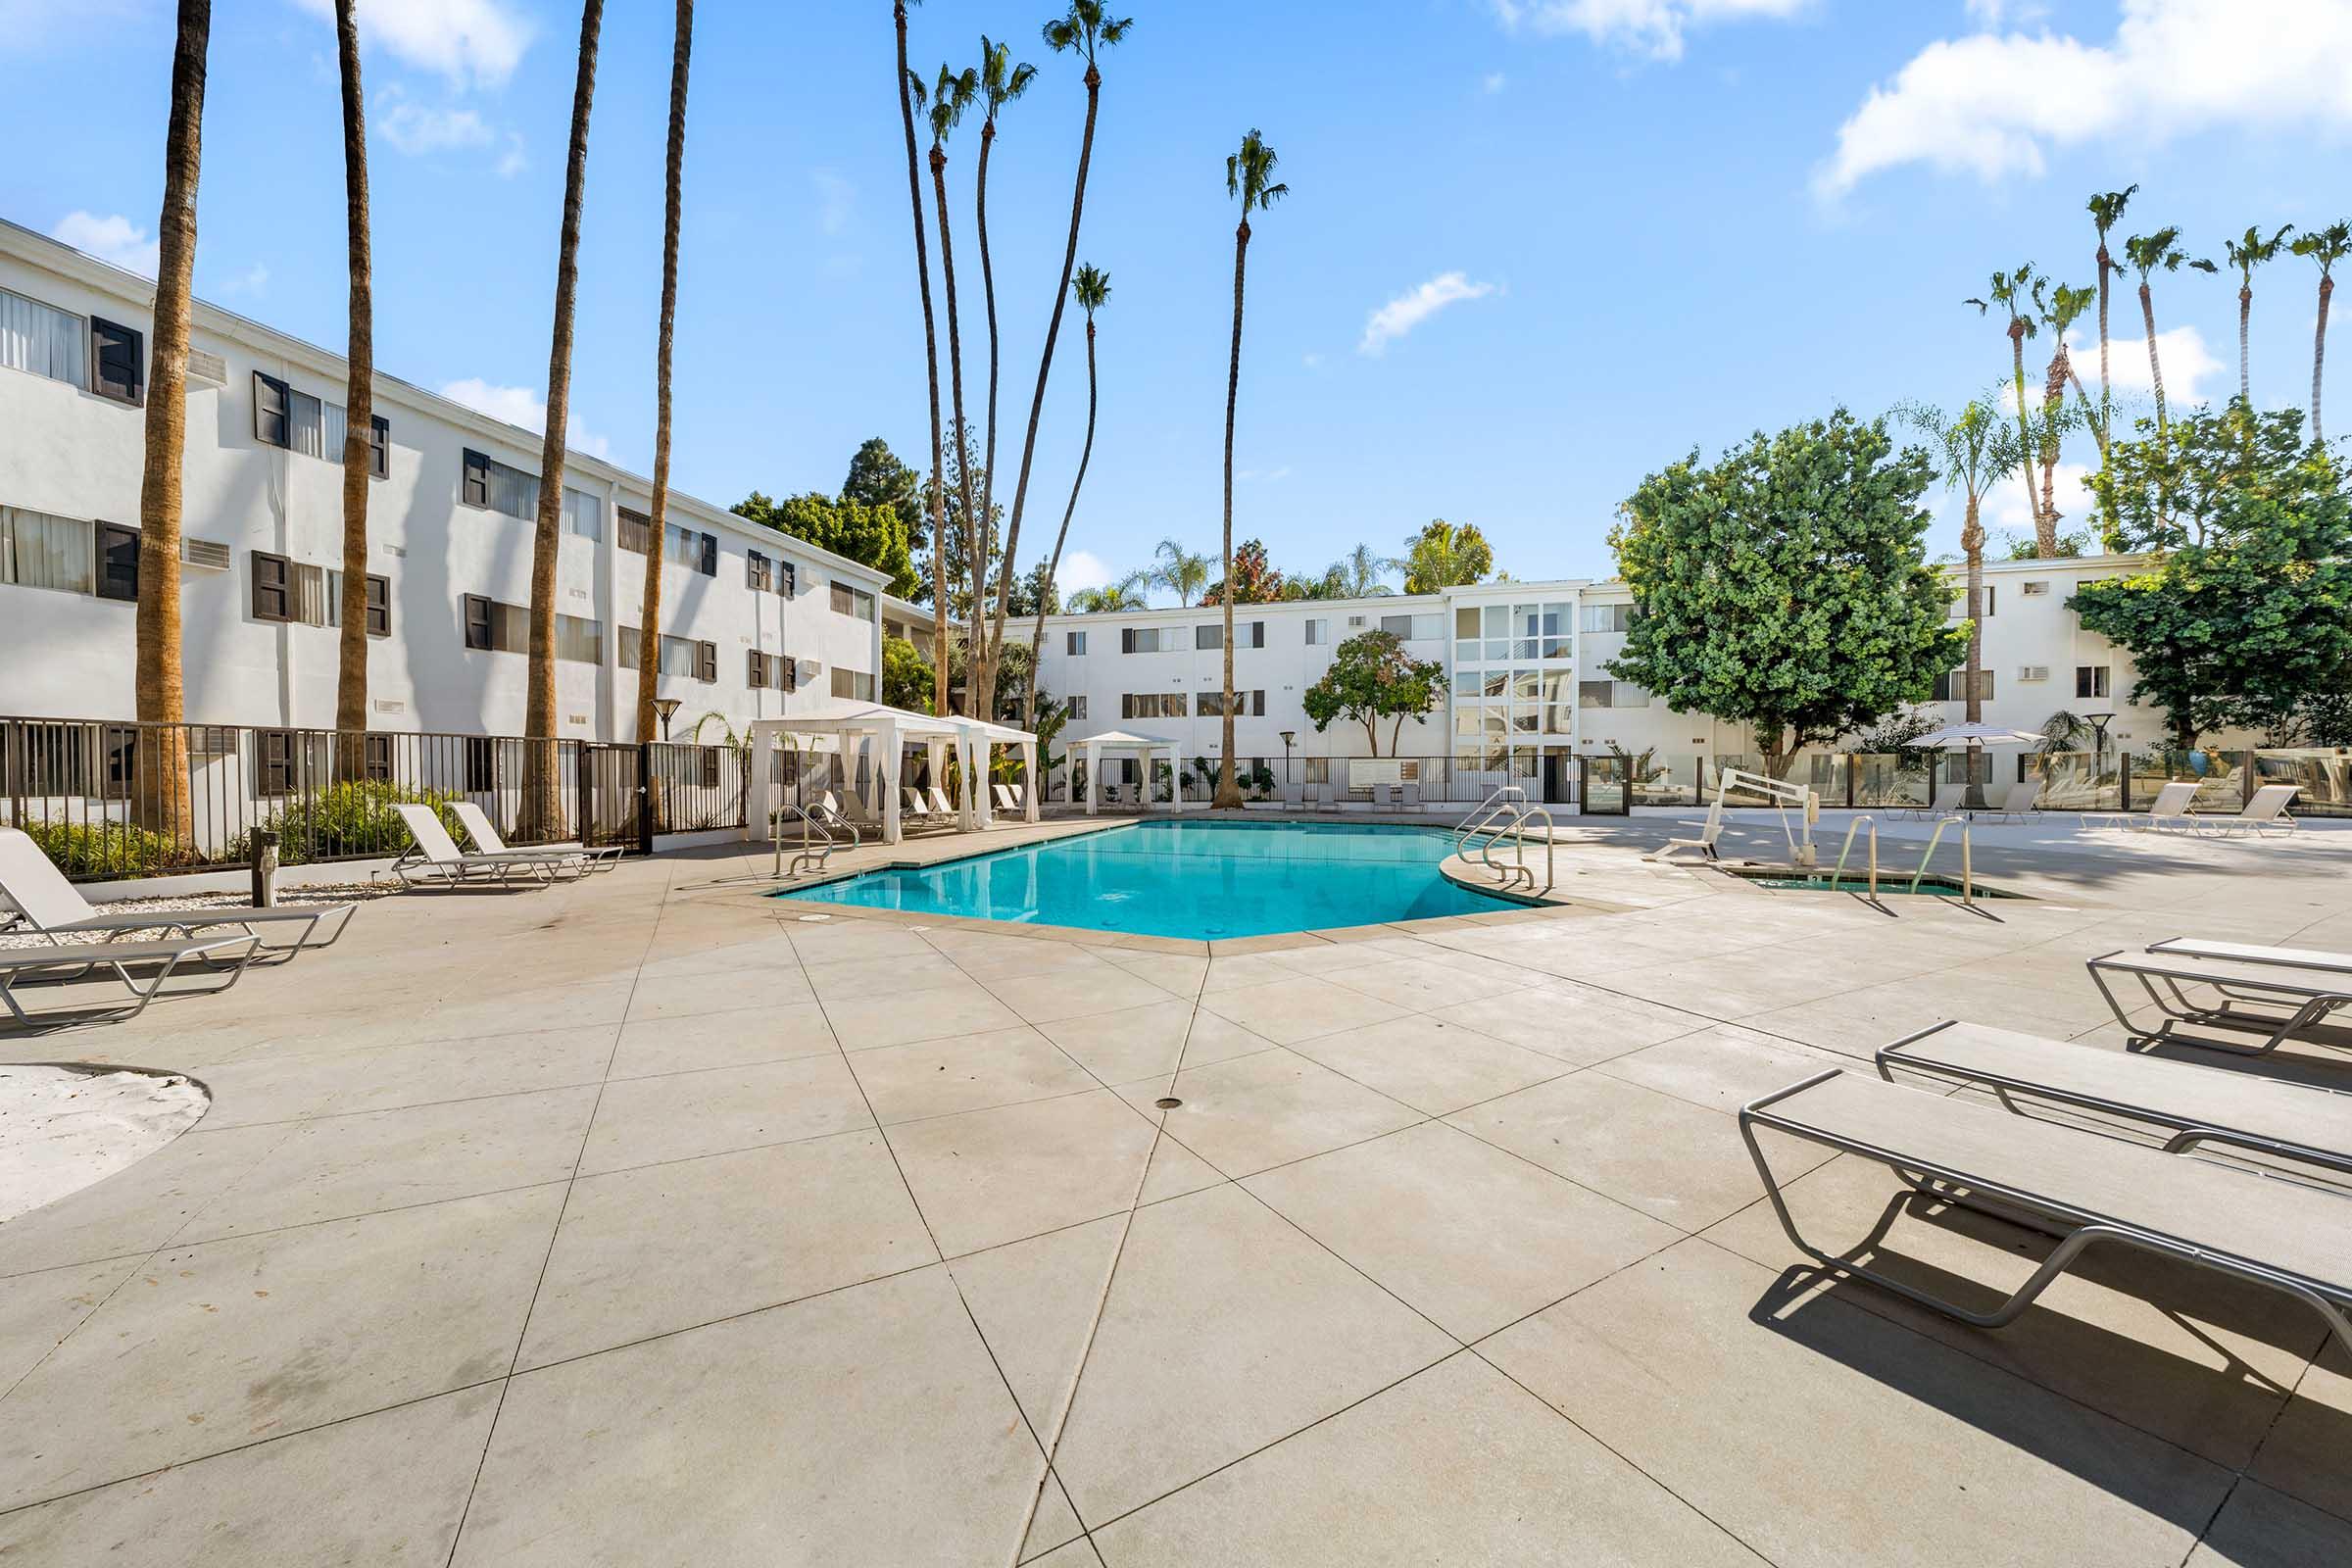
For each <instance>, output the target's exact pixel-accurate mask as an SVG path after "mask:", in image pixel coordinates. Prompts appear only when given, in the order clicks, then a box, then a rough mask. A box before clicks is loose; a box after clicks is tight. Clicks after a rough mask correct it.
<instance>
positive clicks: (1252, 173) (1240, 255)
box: [1210, 126, 1291, 809]
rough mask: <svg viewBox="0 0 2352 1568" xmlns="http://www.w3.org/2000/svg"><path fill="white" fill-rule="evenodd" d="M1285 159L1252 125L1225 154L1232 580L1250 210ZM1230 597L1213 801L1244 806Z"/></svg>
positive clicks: (1268, 198) (1260, 204)
mask: <svg viewBox="0 0 2352 1568" xmlns="http://www.w3.org/2000/svg"><path fill="white" fill-rule="evenodd" d="M1280 162H1281V160H1280V159H1279V158H1278V157H1277V156H1276V155H1275V152H1274V149H1273V148H1271V147H1269V146H1267V145H1266V142H1265V138H1264V137H1263V136H1261V135H1259V134H1258V132H1257V130H1256V128H1255V127H1254V126H1252V127H1251V128H1250V134H1248V135H1247V136H1244V137H1243V138H1242V147H1241V151H1239V152H1237V153H1235V154H1234V155H1233V156H1232V157H1230V158H1228V159H1226V160H1225V194H1226V195H1228V196H1238V197H1240V198H1241V201H1242V221H1241V223H1240V224H1239V226H1237V227H1236V228H1235V229H1234V231H1233V358H1232V363H1231V367H1230V368H1228V369H1227V370H1226V372H1225V580H1226V581H1227V582H1231V581H1233V416H1234V410H1235V408H1236V406H1237V405H1238V404H1239V402H1240V400H1241V391H1242V292H1243V284H1244V282H1245V280H1246V279H1247V276H1248V271H1249V266H1250V213H1252V212H1264V211H1265V210H1266V209H1267V208H1270V207H1272V206H1273V205H1274V204H1275V203H1276V202H1278V201H1280V200H1282V198H1284V197H1285V196H1288V195H1289V194H1290V193H1291V187H1290V186H1288V185H1283V184H1277V183H1276V182H1275V179H1274V170H1275V166H1276V165H1277V164H1279V163H1280ZM1221 597H1222V598H1223V599H1224V601H1225V720H1224V742H1225V751H1224V765H1223V766H1222V767H1221V768H1220V769H1219V771H1218V773H1217V793H1216V798H1215V799H1214V800H1213V801H1211V802H1210V804H1211V805H1212V806H1220V807H1230V808H1235V809H1239V808H1240V806H1241V804H1242V789H1241V785H1240V783H1239V782H1238V781H1237V780H1236V779H1235V777H1234V771H1233V595H1231V594H1225V595H1222V596H1221Z"/></svg>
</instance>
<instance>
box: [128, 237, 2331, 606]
mask: <svg viewBox="0 0 2352 1568" xmlns="http://www.w3.org/2000/svg"><path fill="white" fill-rule="evenodd" d="M2294 252H2295V254H2296V255H2297V256H2308V257H2310V258H2311V259H2312V260H2313V261H2315V262H2317V263H2319V264H2320V324H2319V326H2318V328H2317V329H2316V330H2314V332H2313V333H2312V338H2311V438H2312V440H2314V441H2325V440H2327V436H2326V435H2325V434H2324V433H2322V431H2321V429H2320V372H2321V371H2322V370H2323V369H2325V368H2327V301H2328V298H2329V297H2330V296H2331V295H2333V294H2334V293H2335V264H2336V263H2338V262H2340V261H2342V260H2343V259H2344V258H2345V257H2346V256H2352V221H2336V222H2333V223H2329V224H2328V225H2327V227H2326V228H2323V229H2317V230H2312V231H2307V232H2305V233H2302V234H2298V235H2296V236H2295V244H2294ZM139 580H140V581H142V582H144V581H145V580H146V579H145V577H143V576H142V577H141V578H140V579H139Z"/></svg>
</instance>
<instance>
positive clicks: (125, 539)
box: [97, 522, 139, 604]
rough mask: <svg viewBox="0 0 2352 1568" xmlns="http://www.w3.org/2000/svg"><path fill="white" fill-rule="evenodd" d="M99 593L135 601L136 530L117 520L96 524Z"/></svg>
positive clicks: (136, 587)
mask: <svg viewBox="0 0 2352 1568" xmlns="http://www.w3.org/2000/svg"><path fill="white" fill-rule="evenodd" d="M97 588H98V597H99V598H101V599H121V600H125V601H128V602H130V603H133V604H135V603H137V602H138V597H139V531H138V529H136V528H125V527H123V526H122V525H121V524H120V523H113V522H102V523H99V524H98V584H97Z"/></svg>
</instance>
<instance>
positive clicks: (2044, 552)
mask: <svg viewBox="0 0 2352 1568" xmlns="http://www.w3.org/2000/svg"><path fill="white" fill-rule="evenodd" d="M2045 282H2046V283H2049V284H2050V295H2049V297H2048V298H2047V299H2044V298H2043V297H2042V287H2041V286H2042V284H2043V283H2045ZM2096 297H2097V295H2096V291H2095V290H2093V289H2088V288H2070V287H2069V286H2067V285H2066V284H2064V283H2060V282H2057V281H2056V280H2054V279H2050V278H2036V279H2034V314H2035V316H2036V317H2038V318H2039V319H2040V322H2041V324H2042V325H2043V326H2046V327H2048V328H2049V329H2050V338H2051V341H2052V342H2053V343H2054V344H2055V345H2056V347H2054V348H2053V349H2052V350H2051V351H2050V368H2049V370H2048V371H2047V373H2046V374H2045V375H2044V377H2043V379H2042V386H2041V425H2040V428H2039V430H2037V431H2036V432H2035V434H2036V436H2037V437H2038V440H2037V441H2036V446H2037V447H2038V449H2039V451H2038V456H2039V457H2040V459H2041V512H2040V514H2039V515H2040V517H2042V518H2046V519H2047V520H2048V527H2049V537H2048V539H2047V540H2044V539H2043V538H2042V536H2041V530H2040V527H2039V526H2038V524H2037V526H2036V528H2035V531H2034V550H2035V551H2036V552H2037V553H2039V554H2040V555H2041V557H2042V559H2044V560H2048V559H2049V558H2050V557H2051V556H2053V555H2055V554H2056V553H2057V549H2058V497H2057V485H2058V458H2059V455H2060V453H2061V452H2062V450H2063V449H2064V447H2065V444H2066V442H2065V436H2066V431H2067V429H2068V428H2069V427H2070V426H2071V424H2072V423H2073V420H2072V419H2070V418H2069V417H2068V416H2067V413H2066V384H2067V383H2068V382H2069V381H2072V382H2074V384H2075V389H2076V390H2077V391H2078V392H2080V391H2081V390H2082V378H2081V377H2079V376H2077V375H2076V374H2075V361H2074V355H2073V354H2072V353H2071V352H2070V351H2069V350H2068V348H2067V346H2066V334H2067V333H2068V332H2070V331H2072V330H2073V329H2074V324H2075V322H2076V321H2077V320H2078V319H2080V318H2081V317H2082V313H2083V312H2084V311H2087V310H2089V309H2090V306H2091V301H2092V300H2093V299H2095V298H2096ZM2084 401H2085V402H2087V401H2088V399H2087V397H2086V398H2085V399H2084Z"/></svg>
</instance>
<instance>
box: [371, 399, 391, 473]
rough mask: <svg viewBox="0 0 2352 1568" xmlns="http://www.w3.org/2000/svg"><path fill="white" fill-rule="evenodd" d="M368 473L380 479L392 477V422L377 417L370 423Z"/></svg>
mask: <svg viewBox="0 0 2352 1568" xmlns="http://www.w3.org/2000/svg"><path fill="white" fill-rule="evenodd" d="M368 472H370V473H372V474H374V475H375V476H376V477H377V478H378V479H389V478H391V477H392V421H391V420H390V419H387V418H385V417H383V416H382V415H380V414H379V415H375V416H373V417H370V418H369V419H368Z"/></svg>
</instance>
